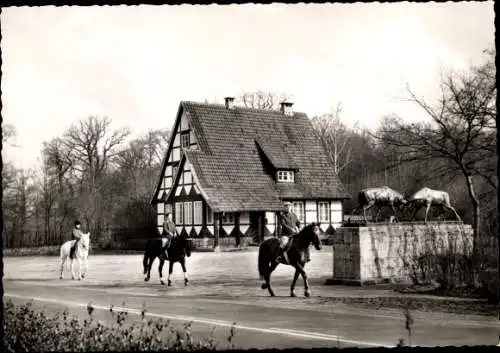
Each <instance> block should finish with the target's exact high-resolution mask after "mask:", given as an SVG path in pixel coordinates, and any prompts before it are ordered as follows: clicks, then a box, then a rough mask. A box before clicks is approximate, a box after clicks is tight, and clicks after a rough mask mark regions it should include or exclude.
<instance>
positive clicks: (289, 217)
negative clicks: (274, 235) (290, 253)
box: [276, 202, 300, 262]
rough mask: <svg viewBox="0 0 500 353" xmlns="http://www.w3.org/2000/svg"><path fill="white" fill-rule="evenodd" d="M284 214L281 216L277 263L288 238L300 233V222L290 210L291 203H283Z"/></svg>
mask: <svg viewBox="0 0 500 353" xmlns="http://www.w3.org/2000/svg"><path fill="white" fill-rule="evenodd" d="M284 206H285V212H283V213H282V214H281V219H280V226H281V238H280V248H279V252H278V257H277V258H276V261H277V262H279V261H280V260H281V258H282V255H283V253H284V250H285V247H286V244H287V243H288V241H289V238H290V237H291V236H293V235H295V234H297V233H298V232H299V231H300V221H299V219H298V218H297V216H296V215H295V213H293V211H292V210H291V209H290V206H291V203H290V202H285V203H284Z"/></svg>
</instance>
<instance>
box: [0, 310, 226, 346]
mask: <svg viewBox="0 0 500 353" xmlns="http://www.w3.org/2000/svg"><path fill="white" fill-rule="evenodd" d="M93 310H94V309H93V308H92V306H91V305H90V304H89V306H88V307H87V311H88V314H89V319H88V320H84V321H83V322H82V321H81V320H78V319H77V318H76V317H73V318H70V317H69V316H68V311H67V310H65V311H64V312H63V313H57V314H56V315H48V314H46V313H45V311H43V310H34V309H33V308H32V303H31V302H29V303H27V304H23V305H21V306H15V305H14V304H13V303H12V301H10V300H9V301H8V302H7V303H5V304H4V332H5V336H4V337H5V338H4V352H41V351H43V352H46V351H65V352H84V351H103V350H111V351H137V350H139V351H159V350H174V351H194V350H215V349H216V347H217V342H216V341H215V339H214V338H213V330H212V334H211V335H210V336H209V337H208V338H204V339H202V340H200V341H194V340H193V338H192V335H191V331H190V328H191V323H188V324H185V325H184V329H183V330H178V329H175V328H173V327H172V326H170V323H169V322H168V321H163V320H161V319H158V320H152V319H149V320H147V319H146V317H145V316H146V313H145V310H143V312H142V315H141V316H142V320H141V321H140V323H138V322H134V323H133V324H131V325H128V324H126V323H125V321H126V318H127V313H126V312H114V311H113V309H112V308H110V314H111V315H112V318H113V322H112V324H111V325H110V326H106V325H104V324H103V323H102V322H100V321H96V320H94V319H93V318H92V312H93ZM234 335H235V330H234V327H233V328H232V329H231V333H230V336H229V337H228V339H227V340H228V343H229V346H230V348H231V347H232V346H233V340H234Z"/></svg>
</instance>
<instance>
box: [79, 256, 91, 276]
mask: <svg viewBox="0 0 500 353" xmlns="http://www.w3.org/2000/svg"><path fill="white" fill-rule="evenodd" d="M88 261H89V260H88V257H87V256H83V258H82V262H81V263H82V267H83V271H82V278H85V276H86V275H87V270H88V266H89V264H88Z"/></svg>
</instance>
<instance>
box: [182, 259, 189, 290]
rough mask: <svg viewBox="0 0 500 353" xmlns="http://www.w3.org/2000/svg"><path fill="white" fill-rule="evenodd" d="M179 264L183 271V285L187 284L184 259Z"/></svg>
mask: <svg viewBox="0 0 500 353" xmlns="http://www.w3.org/2000/svg"><path fill="white" fill-rule="evenodd" d="M181 266H182V272H184V285H185V286H187V285H188V283H189V281H188V278H187V271H186V259H182V260H181Z"/></svg>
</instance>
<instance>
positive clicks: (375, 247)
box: [332, 222, 472, 283]
mask: <svg viewBox="0 0 500 353" xmlns="http://www.w3.org/2000/svg"><path fill="white" fill-rule="evenodd" d="M332 243H333V280H344V281H345V280H347V281H360V282H361V283H363V282H366V281H381V280H394V279H407V277H408V272H407V266H405V263H408V262H410V261H411V260H412V259H413V258H415V256H419V255H421V254H423V253H425V252H426V251H429V250H431V251H432V252H433V253H441V252H443V251H446V250H447V249H452V250H453V251H456V252H464V251H470V249H471V248H472V227H471V226H470V225H465V224H461V223H439V222H436V223H428V224H417V223H406V224H404V223H399V224H381V225H370V226H366V227H342V228H339V229H337V232H336V234H335V235H334V236H333V239H332Z"/></svg>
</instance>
